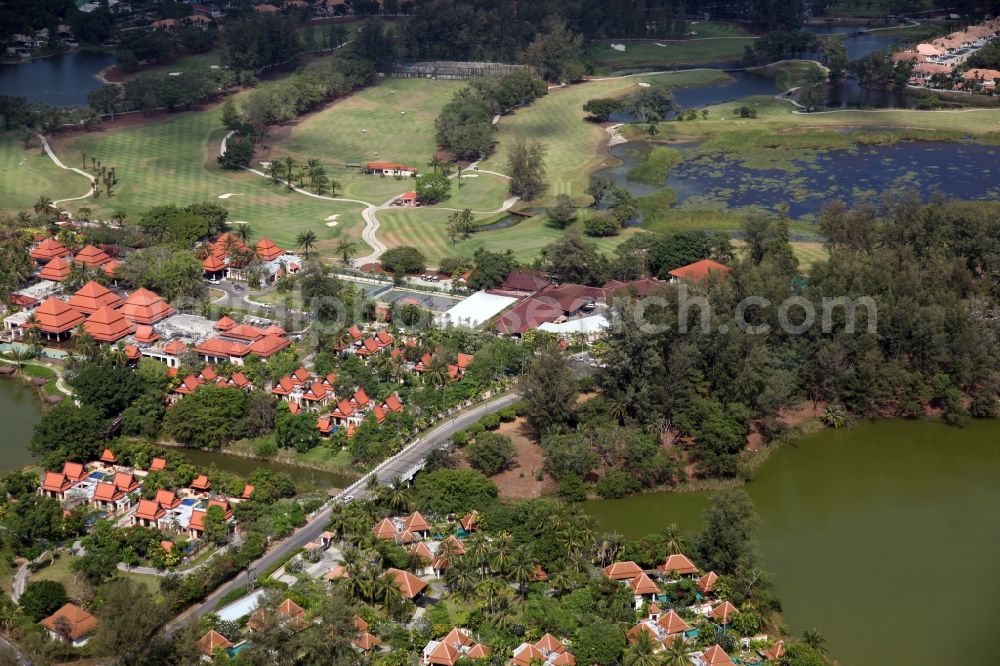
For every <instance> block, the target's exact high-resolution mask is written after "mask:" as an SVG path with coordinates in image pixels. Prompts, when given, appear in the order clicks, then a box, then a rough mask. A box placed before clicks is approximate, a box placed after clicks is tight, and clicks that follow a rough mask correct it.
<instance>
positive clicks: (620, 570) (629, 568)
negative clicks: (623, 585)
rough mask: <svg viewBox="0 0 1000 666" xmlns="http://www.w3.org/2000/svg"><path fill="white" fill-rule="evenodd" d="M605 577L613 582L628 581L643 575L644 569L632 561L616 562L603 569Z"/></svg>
mask: <svg viewBox="0 0 1000 666" xmlns="http://www.w3.org/2000/svg"><path fill="white" fill-rule="evenodd" d="M601 571H603V572H604V575H605V576H607V577H608V578H610V579H612V580H627V579H629V578H635V577H636V576H638V575H639V574H641V573H642V568H641V567H639V565H638V564H636V563H635V562H633V561H632V560H627V561H625V562H615V563H614V564H609V565H608V566H606V567H604V568H603V569H601Z"/></svg>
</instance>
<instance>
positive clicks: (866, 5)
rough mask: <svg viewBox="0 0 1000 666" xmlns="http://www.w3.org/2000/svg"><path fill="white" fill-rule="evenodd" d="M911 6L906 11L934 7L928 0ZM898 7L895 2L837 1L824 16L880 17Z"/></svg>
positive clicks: (894, 10)
mask: <svg viewBox="0 0 1000 666" xmlns="http://www.w3.org/2000/svg"><path fill="white" fill-rule="evenodd" d="M913 5H914V6H913V8H912V9H908V10H907V11H921V10H924V9H931V8H932V7H933V6H934V4H933V3H932V2H930V1H929V0H918V1H917V2H914V3H913ZM898 6H899V2H897V0H837V1H835V2H832V3H830V5H829V6H828V7H827V8H826V12H825V13H824V16H872V17H882V16H889V15H890V14H895V13H897V12H898V11H899V10H898V9H897V7H898Z"/></svg>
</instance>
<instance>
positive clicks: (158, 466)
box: [149, 457, 167, 472]
mask: <svg viewBox="0 0 1000 666" xmlns="http://www.w3.org/2000/svg"><path fill="white" fill-rule="evenodd" d="M166 468H167V461H166V459H165V458H160V457H156V458H153V460H152V461H150V463H149V471H150V472H162V471H163V470H165V469H166Z"/></svg>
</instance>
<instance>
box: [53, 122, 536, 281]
mask: <svg viewBox="0 0 1000 666" xmlns="http://www.w3.org/2000/svg"><path fill="white" fill-rule="evenodd" d="M235 133H236V132H234V131H230V132H229V133H228V134H226V136H224V137H222V143H221V145H220V146H219V155H220V156H222V155H225V154H226V147H227V145H228V142H229V139H230V138H231V137H232V136H233V134H235ZM478 164H479V162H473V163H472V164H470V165H469V166H467V167H465V168H464V169H461V170H459V171H457V172H455V173H454V174H452V175H451V176H449V178H456V177H459V176H461V174H462V173H463V172H473V171H475V172H477V173H488V174H490V175H493V176H499V177H500V178H510V177H509V176H507V175H505V174H502V173H498V172H496V171H479V170H478ZM64 168H65V167H64ZM241 168H242V169H243V170H244V171H248V172H249V173H252V174H256V175H258V176H261V177H262V178H267V179H268V180H274V181H276V182H278V183H281V184H283V185H285V186H286V187H288V188H289V189H290V190H292V191H294V192H297V193H299V194H304V195H306V196H307V197H312V198H313V199H322V200H323V201H339V202H346V203H356V204H361V205H362V206H364V208H363V209H362V210H361V217H362V218H363V219H364V221H365V228H364V229H362V230H361V238H362V240H364V242H365V243H367V244H368V246H369V247H371V249H372V251H371V253H370V254H368V255H366V256H364V257H360V258H359V259H355V262H356V263H357V264H358V265H359V266H363V265H364V264H369V263H375V262H376V261H378V260H379V258H381V256H382V255H383V254H385V252H386V250H388V249H389V248H388V247H386V245H385V243H383V242H382V241H380V240H379V239H378V235H377V234H378V230H379V221H378V216H377V215H376V212H378V211H380V210H386V209H388V208H391V207H392V205H393V203H394V202H395V201H396V200H397V199H399V198H400V197H401V196H403V193H402V192H400V193H399V194H397V195H396V196H394V197H392V198H390V199H389V200H388V201H385V202H384V203H381V204H373V203H371V202H370V201H362V200H360V199H347V198H344V197H327V196H323V195H321V194H316V193H315V192H310V191H308V190H305V189H302V188H301V187H298V186H296V185H295V184H294V183H290V182H289V181H287V180H282V179H280V178H277V179H276V178H273V177H272V176H269V175H268V174H266V173H264V172H263V171H259V170H257V169H253V168H251V167H241ZM517 201H518V197H512V198H510V199H507V200H506V201H504V202H503V205H501V206H500V208H498V209H496V210H493V211H473V213H475V214H476V215H492V214H495V213H501V212H503V211H506V210H510V208H511V207H512V206H513V205H514V204H515V203H517ZM436 210H448V211H458V210H461V209H459V208H438V209H436Z"/></svg>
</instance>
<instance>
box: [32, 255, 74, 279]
mask: <svg viewBox="0 0 1000 666" xmlns="http://www.w3.org/2000/svg"><path fill="white" fill-rule="evenodd" d="M68 277H69V262H68V261H66V260H65V259H63V258H62V257H56V258H55V259H53V260H52V261H50V262H48V263H47V264H45V265H44V266H42V270H40V271H38V278H39V279H40V280H51V281H52V282H62V281H63V280H65V279H66V278H68Z"/></svg>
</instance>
